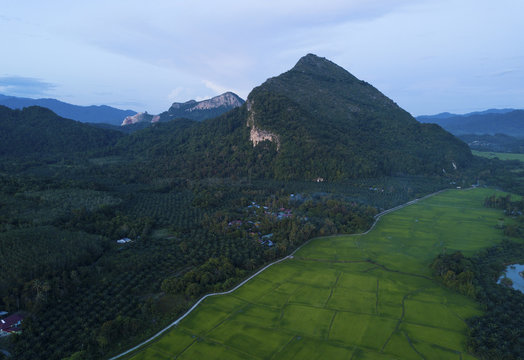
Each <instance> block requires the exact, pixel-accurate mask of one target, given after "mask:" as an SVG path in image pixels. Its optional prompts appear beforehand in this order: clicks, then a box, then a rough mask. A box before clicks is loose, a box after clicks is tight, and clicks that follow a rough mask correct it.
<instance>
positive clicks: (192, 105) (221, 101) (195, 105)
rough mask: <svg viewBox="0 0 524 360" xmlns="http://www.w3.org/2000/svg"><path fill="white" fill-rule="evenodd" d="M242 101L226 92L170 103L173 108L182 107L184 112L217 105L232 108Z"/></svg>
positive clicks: (214, 107)
mask: <svg viewBox="0 0 524 360" xmlns="http://www.w3.org/2000/svg"><path fill="white" fill-rule="evenodd" d="M243 103H244V100H242V99H241V98H240V97H238V96H237V95H236V94H233V93H232V92H227V93H224V94H222V95H218V96H215V97H214V98H211V99H208V100H203V101H200V102H197V101H195V100H190V101H188V102H186V103H183V104H181V103H173V105H171V108H173V109H182V108H183V109H184V111H186V112H193V111H196V110H211V109H216V108H219V107H225V108H230V109H234V108H236V107H238V106H242V104H243ZM170 110H171V109H170Z"/></svg>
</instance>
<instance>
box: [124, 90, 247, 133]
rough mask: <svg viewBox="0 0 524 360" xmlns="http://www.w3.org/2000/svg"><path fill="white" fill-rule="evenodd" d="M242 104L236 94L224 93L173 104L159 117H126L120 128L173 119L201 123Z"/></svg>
mask: <svg viewBox="0 0 524 360" xmlns="http://www.w3.org/2000/svg"><path fill="white" fill-rule="evenodd" d="M243 103H244V100H242V99H241V98H240V97H239V96H238V95H237V94H234V93H232V92H226V93H224V94H222V95H218V96H215V97H213V98H211V99H206V100H202V101H196V100H189V101H186V102H185V103H178V102H175V103H173V104H172V105H171V107H170V108H169V110H168V111H164V112H163V113H161V114H159V115H150V114H148V113H147V112H146V113H140V114H136V115H133V116H128V117H126V118H125V119H124V121H123V122H122V126H124V125H125V126H127V125H134V124H139V123H155V122H159V121H163V122H165V121H170V120H174V119H190V120H196V121H202V120H206V119H211V118H214V117H217V116H220V115H222V114H224V113H226V112H228V111H229V110H232V109H234V108H236V107H239V106H242V104H243Z"/></svg>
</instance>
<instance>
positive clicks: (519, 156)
mask: <svg viewBox="0 0 524 360" xmlns="http://www.w3.org/2000/svg"><path fill="white" fill-rule="evenodd" d="M471 152H472V153H473V155H475V156H481V157H485V158H488V159H493V158H499V159H500V160H519V161H522V162H524V154H513V153H498V152H492V151H476V150H472V151H471Z"/></svg>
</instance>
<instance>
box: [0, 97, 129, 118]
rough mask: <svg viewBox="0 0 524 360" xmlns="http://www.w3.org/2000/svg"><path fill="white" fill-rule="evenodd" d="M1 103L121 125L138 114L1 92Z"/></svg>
mask: <svg viewBox="0 0 524 360" xmlns="http://www.w3.org/2000/svg"><path fill="white" fill-rule="evenodd" d="M0 105H4V106H7V107H8V108H11V109H23V108H25V107H29V106H41V107H45V108H48V109H50V110H52V111H53V112H55V113H56V114H58V115H59V116H61V117H63V118H66V119H72V120H76V121H80V122H84V123H106V124H111V125H120V124H121V123H122V119H124V118H125V117H127V116H132V115H135V114H136V111H133V110H121V109H117V108H114V107H111V106H106V105H100V106H97V105H91V106H79V105H72V104H68V103H65V102H63V101H59V100H56V99H30V98H22V97H16V96H6V95H1V94H0Z"/></svg>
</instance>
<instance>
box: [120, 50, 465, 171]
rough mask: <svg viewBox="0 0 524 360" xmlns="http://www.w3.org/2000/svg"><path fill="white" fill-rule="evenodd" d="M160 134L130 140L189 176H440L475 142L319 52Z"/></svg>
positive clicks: (142, 134)
mask: <svg viewBox="0 0 524 360" xmlns="http://www.w3.org/2000/svg"><path fill="white" fill-rule="evenodd" d="M160 125H162V124H160ZM166 126H168V127H169V126H174V125H166ZM178 130H180V129H178ZM153 133H157V134H158V133H159V131H157V130H155V129H152V130H151V131H148V132H147V131H146V132H139V133H137V135H136V136H132V137H129V138H127V139H124V140H123V141H122V142H121V144H120V145H121V146H123V147H124V148H125V149H134V151H135V153H136V154H140V156H146V155H147V154H149V155H150V156H153V157H154V158H155V165H154V166H157V167H158V166H161V167H162V169H163V171H165V172H172V173H173V174H175V173H176V174H181V173H184V174H185V175H186V176H194V175H197V176H246V175H248V174H249V175H252V176H258V177H265V178H276V179H281V180H291V179H300V180H318V181H322V180H327V181H337V180H342V179H344V178H355V177H376V176H384V175H396V174H411V175H414V174H430V175H436V174H442V173H443V169H444V171H445V172H449V171H454V170H455V169H456V168H461V167H464V166H466V165H467V163H468V161H469V160H471V158H472V155H471V152H470V150H469V149H468V147H467V145H466V144H464V143H463V142H461V141H460V140H458V139H456V138H455V137H453V136H452V135H451V134H449V133H448V132H446V131H444V130H443V129H441V128H440V127H439V126H437V125H432V124H420V123H419V122H417V121H416V120H415V119H414V118H413V117H412V116H411V115H409V114H408V113H407V112H406V111H404V110H402V109H401V108H400V107H398V106H397V105H396V104H395V103H394V102H393V101H392V100H390V99H388V98H387V97H386V96H384V95H383V94H382V93H380V92H379V91H378V90H376V89H375V88H374V87H373V86H371V85H369V84H367V83H365V82H363V81H360V80H358V79H357V78H355V77H354V76H353V75H351V74H350V73H349V72H347V71H346V70H344V69H342V68H341V67H339V66H337V65H336V64H334V63H332V62H330V61H328V60H326V59H323V58H320V57H317V56H315V55H307V56H305V57H303V58H302V59H300V61H299V62H298V63H297V65H296V66H295V67H294V68H293V69H291V70H290V71H288V72H286V73H284V74H282V75H280V76H277V77H275V78H271V79H269V80H267V81H266V82H265V83H264V84H262V85H261V86H259V87H257V88H255V89H253V91H252V92H251V93H250V94H249V96H248V99H247V102H246V104H245V105H243V106H242V107H240V108H237V109H235V110H233V111H231V112H229V113H227V114H224V115H222V116H221V117H219V118H215V119H210V120H207V121H204V122H202V123H200V124H194V125H192V126H188V127H186V128H185V129H182V130H180V131H176V132H174V131H167V133H168V134H169V135H163V136H162V139H160V138H159V137H158V136H153ZM159 158H163V159H164V160H159ZM168 164H169V165H168ZM189 168H192V170H190V169H189Z"/></svg>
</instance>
